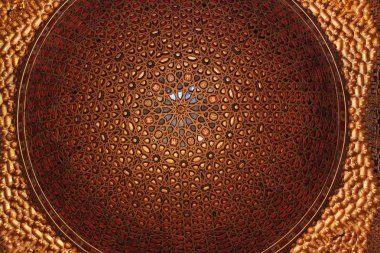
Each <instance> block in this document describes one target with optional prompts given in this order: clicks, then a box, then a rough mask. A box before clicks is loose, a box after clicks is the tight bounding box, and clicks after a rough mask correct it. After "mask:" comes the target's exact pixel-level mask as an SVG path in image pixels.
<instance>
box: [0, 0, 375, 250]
mask: <svg viewBox="0 0 380 253" xmlns="http://www.w3.org/2000/svg"><path fill="white" fill-rule="evenodd" d="M299 2H300V3H301V4H302V6H303V7H304V9H305V10H306V11H307V12H309V13H311V14H312V15H314V16H315V17H317V19H318V22H319V23H320V25H321V27H322V29H323V30H324V31H325V32H326V34H327V35H328V38H329V39H330V40H331V42H332V43H333V44H334V45H335V46H336V48H337V50H338V52H339V56H340V58H341V59H342V61H343V72H344V77H345V78H346V81H347V82H346V84H347V90H348V93H349V96H350V98H349V99H350V103H349V115H350V117H349V125H348V126H349V130H350V143H349V147H348V153H347V158H346V161H345V166H344V171H343V174H344V175H343V182H342V186H341V188H340V189H339V190H337V191H336V193H335V194H334V195H333V197H332V198H331V199H330V200H329V204H328V206H327V208H326V209H325V210H323V213H322V217H321V219H320V220H319V221H317V222H316V223H315V224H312V225H311V226H310V227H309V228H308V229H307V232H306V233H304V234H303V235H302V236H300V237H299V238H298V239H297V240H296V242H295V244H294V246H293V248H292V250H291V252H359V253H360V252H365V250H366V248H367V245H368V237H369V236H368V234H369V232H370V229H371V226H372V223H373V220H374V215H375V214H376V209H377V208H378V207H379V202H380V199H379V192H378V190H377V186H376V180H377V179H376V177H375V175H374V173H373V166H374V164H373V161H372V158H371V156H370V154H371V152H370V149H369V144H368V133H367V132H366V122H365V117H364V112H365V111H366V109H367V106H368V103H367V101H368V93H369V88H370V84H371V78H372V75H373V68H374V64H375V62H376V51H377V47H378V32H377V29H376V25H375V17H374V15H373V9H374V8H375V5H376V4H375V2H374V1H367V0H346V1H345V0H317V1H313V0H300V1H299ZM60 4H61V3H60V1H45V0H39V1H34V0H30V1H27V0H25V1H21V0H9V1H8V0H1V1H0V73H1V74H0V130H1V135H0V145H1V157H0V166H1V175H0V180H1V181H0V251H1V250H2V251H4V252H33V250H39V252H77V249H76V248H75V247H74V246H73V245H71V244H70V243H69V242H68V240H67V239H66V238H65V237H64V235H63V236H57V235H56V233H55V232H54V230H53V228H52V227H51V226H50V225H49V224H48V222H47V220H46V218H45V217H44V214H43V213H41V212H40V211H39V210H38V209H37V207H35V206H34V205H33V202H32V201H31V200H30V196H29V194H30V192H29V186H28V183H27V180H26V179H25V178H24V176H23V174H22V170H21V164H19V163H18V162H17V155H18V153H17V152H18V151H17V150H18V147H17V145H18V144H17V141H16V126H15V119H14V111H15V101H14V96H15V92H16V90H15V87H16V80H15V71H16V69H17V67H18V66H20V64H21V62H22V60H23V57H24V56H25V54H26V51H27V46H28V44H29V43H30V42H31V40H32V38H33V36H34V34H35V31H36V30H37V29H38V28H39V27H41V25H42V24H43V22H44V21H45V20H47V19H48V18H49V17H50V15H51V14H52V12H53V11H54V10H55V9H56V8H57V7H59V6H60ZM377 229H378V228H377Z"/></svg>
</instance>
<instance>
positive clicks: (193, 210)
mask: <svg viewBox="0 0 380 253" xmlns="http://www.w3.org/2000/svg"><path fill="white" fill-rule="evenodd" d="M19 101H20V102H19V105H18V106H19V120H18V131H19V137H20V145H21V150H22V154H23V159H24V163H25V166H26V172H27V173H28V175H29V178H30V183H31V185H32V187H33V189H34V190H35V192H36V194H37V197H38V199H39V201H40V202H41V204H42V206H43V208H44V209H45V210H46V212H47V214H48V215H49V216H50V217H51V218H52V220H53V221H54V223H55V224H56V225H57V227H58V228H59V229H60V230H61V231H62V232H63V233H65V234H67V235H68V236H69V237H70V238H71V240H73V242H75V243H76V244H77V245H78V246H79V247H80V248H82V249H83V250H86V251H91V252H94V251H95V252H97V251H101V252H245V250H246V249H249V251H250V252H264V251H268V252H269V251H270V252H274V251H276V250H278V249H281V248H282V247H285V246H286V245H287V244H288V243H289V242H290V241H291V240H292V239H293V238H294V237H295V236H296V235H297V234H298V233H300V232H301V231H302V230H303V229H304V228H305V226H306V225H307V224H308V223H309V222H311V221H312V220H313V218H314V216H315V215H316V214H317V213H318V210H319V208H320V207H321V205H322V204H323V203H324V200H325V199H326V197H327V196H328V194H329V192H330V190H331V188H332V187H333V185H334V181H335V176H336V174H337V171H338V169H339V163H340V159H341V155H342V148H343V146H344V139H345V137H344V136H345V106H344V94H343V92H342V83H341V80H340V78H339V74H338V70H337V67H336V63H335V61H334V58H333V57H332V55H331V49H330V47H329V46H328V45H327V44H326V42H325V40H324V38H323V36H322V35H321V33H319V30H318V29H317V28H316V27H315V25H314V23H313V22H312V21H311V20H310V18H308V17H307V16H306V15H305V14H304V13H303V12H302V11H301V9H299V7H298V6H297V5H295V4H294V3H293V2H291V1H281V0H268V1H261V0H250V1H216V0H215V1H212V0H210V1H193V0H182V1H143V2H142V1H135V0H131V1H110V0H109V1H92V0H77V1H68V2H67V3H66V4H65V5H64V7H63V8H61V9H59V10H58V11H57V13H56V14H55V15H54V17H53V18H52V19H51V20H50V21H49V22H48V24H47V26H46V27H45V28H44V29H43V30H42V31H41V32H40V36H39V38H38V40H37V42H36V44H35V46H34V47H33V48H32V50H31V55H30V58H29V60H28V62H27V63H26V65H25V69H24V72H23V75H22V80H21V86H20V97H19Z"/></svg>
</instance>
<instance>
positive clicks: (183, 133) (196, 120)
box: [134, 71, 233, 148]
mask: <svg viewBox="0 0 380 253" xmlns="http://www.w3.org/2000/svg"><path fill="white" fill-rule="evenodd" d="M222 90H223V91H222ZM222 93H225V89H223V88H222V87H221V85H220V84H219V85H216V86H215V85H209V83H208V81H207V80H204V79H203V78H202V77H201V76H200V75H196V74H192V73H190V72H185V73H183V72H181V71H178V72H175V73H173V74H169V75H167V76H166V77H165V78H159V79H158V80H156V81H155V82H153V83H152V84H151V87H150V89H147V90H146V92H145V93H144V95H143V96H144V97H145V99H144V102H143V105H144V108H136V109H135V111H134V112H135V114H137V115H142V116H143V117H142V119H143V124H144V128H148V129H149V130H150V132H151V133H152V135H153V136H154V137H155V140H154V141H156V142H159V143H162V144H165V145H169V146H171V147H173V148H174V147H180V148H185V147H189V146H190V147H191V146H194V145H196V144H197V143H198V145H199V144H200V143H201V142H204V141H205V140H206V139H207V138H208V137H209V136H210V135H211V133H212V132H213V131H217V130H216V128H217V127H219V129H218V131H219V132H220V131H224V132H226V131H227V130H226V127H223V125H224V126H226V124H220V123H221V122H220V121H221V120H222V121H225V120H226V119H227V117H229V116H230V115H229V113H227V114H225V113H223V112H226V111H227V110H230V109H233V108H232V107H231V106H224V107H223V108H222V107H221V105H220V104H218V101H219V96H221V94H222ZM229 107H231V108H229Z"/></svg>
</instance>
